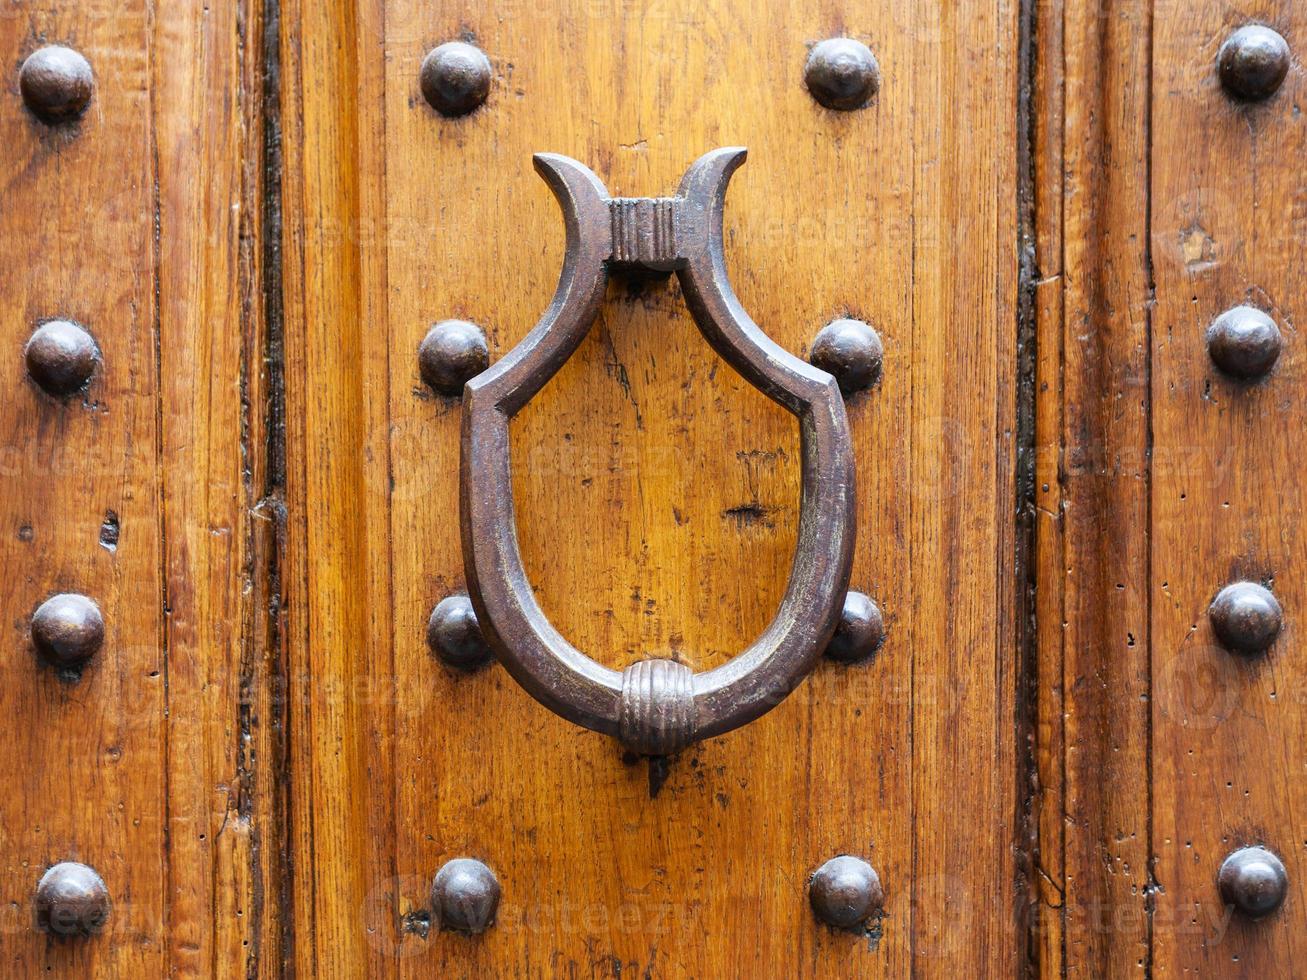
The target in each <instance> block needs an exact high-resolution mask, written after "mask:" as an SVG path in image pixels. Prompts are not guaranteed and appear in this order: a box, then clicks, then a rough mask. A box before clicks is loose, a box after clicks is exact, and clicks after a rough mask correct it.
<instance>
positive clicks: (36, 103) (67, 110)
mask: <svg viewBox="0 0 1307 980" xmlns="http://www.w3.org/2000/svg"><path fill="white" fill-rule="evenodd" d="M18 88H19V90H20V91H21V92H22V93H23V102H24V103H26V105H27V108H29V109H31V110H32V112H34V113H35V114H36V115H37V116H39V117H40V118H41V119H42V120H44V121H45V122H50V123H55V122H64V121H65V120H68V119H75V118H76V117H78V116H80V115H81V114H82V113H83V112H84V111H85V110H86V106H87V105H88V104H89V103H90V101H91V93H92V92H94V91H95V78H94V76H93V75H92V74H91V64H90V62H88V61H87V60H86V59H85V58H84V57H82V56H81V54H79V53H78V52H76V51H74V50H73V49H72V48H65V47H63V46H62V45H58V44H52V45H50V46H48V47H44V48H38V49H37V50H35V51H33V52H32V53H31V54H30V55H28V56H27V60H26V61H24V62H23V67H22V68H20V69H19V70H18Z"/></svg>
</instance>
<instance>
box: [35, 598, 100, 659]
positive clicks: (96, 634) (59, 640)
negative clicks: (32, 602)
mask: <svg viewBox="0 0 1307 980" xmlns="http://www.w3.org/2000/svg"><path fill="white" fill-rule="evenodd" d="M32 642H33V643H34V644H35V645H36V650H37V652H38V653H39V654H40V655H41V657H42V658H43V659H44V660H46V662H48V663H50V664H52V665H53V666H55V667H62V668H76V667H80V666H81V665H82V664H84V663H86V661H88V660H90V659H91V658H92V657H93V656H95V654H96V653H97V652H98V651H99V649H100V647H101V646H103V645H104V617H103V616H101V615H100V607H99V606H97V605H96V604H95V603H94V602H93V601H92V600H90V599H88V598H87V597H86V596H84V595H78V594H76V593H74V592H61V593H60V594H59V595H53V596H51V597H50V598H49V599H46V600H45V602H43V603H41V605H40V606H39V607H37V610H36V612H35V613H33V614H32Z"/></svg>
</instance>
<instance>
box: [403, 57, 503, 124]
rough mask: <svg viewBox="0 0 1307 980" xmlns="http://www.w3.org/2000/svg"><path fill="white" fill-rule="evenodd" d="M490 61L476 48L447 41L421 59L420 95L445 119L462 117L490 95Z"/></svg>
mask: <svg viewBox="0 0 1307 980" xmlns="http://www.w3.org/2000/svg"><path fill="white" fill-rule="evenodd" d="M491 74H492V72H491V68H490V59H489V58H487V57H486V55H485V52H484V51H482V50H481V49H480V48H478V47H477V46H476V45H473V44H468V43H467V42H466V41H449V42H447V43H445V44H442V45H440V46H439V47H435V48H432V49H431V50H430V51H428V52H427V56H426V57H425V58H423V59H422V71H421V82H422V96H423V98H425V99H426V100H427V102H428V103H429V104H430V106H431V108H433V109H435V110H436V111H437V112H439V113H440V114H441V115H444V116H464V115H467V114H468V113H469V112H471V111H472V110H473V109H476V108H477V107H478V106H480V105H481V104H482V103H483V102H485V101H486V96H487V95H489V94H490V78H491Z"/></svg>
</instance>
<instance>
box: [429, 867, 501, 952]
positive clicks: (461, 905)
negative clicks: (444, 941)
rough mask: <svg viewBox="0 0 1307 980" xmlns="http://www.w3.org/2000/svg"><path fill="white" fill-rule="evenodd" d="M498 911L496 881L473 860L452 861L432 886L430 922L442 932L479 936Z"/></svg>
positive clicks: (497, 884)
mask: <svg viewBox="0 0 1307 980" xmlns="http://www.w3.org/2000/svg"><path fill="white" fill-rule="evenodd" d="M498 911H499V879H498V878H496V877H495V873H494V872H493V871H491V870H490V868H488V867H487V866H486V865H485V864H483V863H482V862H480V861H478V860H476V859H475V858H455V859H454V860H452V861H449V862H447V863H446V864H445V865H444V866H443V867H442V868H441V869H440V870H439V871H437V872H436V879H435V881H433V882H432V883H431V918H432V920H433V924H435V925H436V926H437V927H438V928H441V929H452V930H453V931H455V932H465V933H468V934H469V935H473V936H475V935H478V934H480V933H483V932H485V931H486V930H487V929H489V928H490V926H491V925H493V924H494V921H495V913H496V912H498Z"/></svg>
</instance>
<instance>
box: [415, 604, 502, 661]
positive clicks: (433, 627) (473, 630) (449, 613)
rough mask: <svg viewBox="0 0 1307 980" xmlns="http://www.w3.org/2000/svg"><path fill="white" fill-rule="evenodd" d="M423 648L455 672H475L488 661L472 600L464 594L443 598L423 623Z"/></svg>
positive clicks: (488, 657) (484, 640) (487, 648)
mask: <svg viewBox="0 0 1307 980" xmlns="http://www.w3.org/2000/svg"><path fill="white" fill-rule="evenodd" d="M427 646H429V647H431V650H432V652H433V653H435V655H436V656H438V657H439V658H440V659H441V661H442V662H444V663H446V664H448V665H449V666H450V667H456V668H458V669H459V670H475V669H476V668H477V667H480V666H481V665H482V664H485V663H488V662H489V661H490V658H491V654H490V648H489V647H488V646H486V639H485V637H484V636H482V634H481V627H480V625H479V624H478V623H477V614H476V610H474V609H473V608H472V600H471V599H469V598H468V597H467V596H465V595H451V596H446V597H445V598H443V599H441V600H440V601H439V602H438V603H436V608H435V609H432V610H431V618H430V619H428V620H427Z"/></svg>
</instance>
